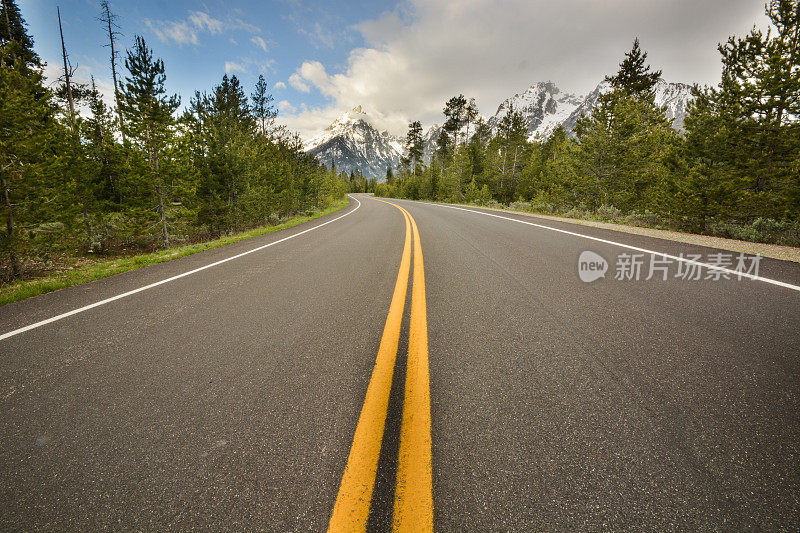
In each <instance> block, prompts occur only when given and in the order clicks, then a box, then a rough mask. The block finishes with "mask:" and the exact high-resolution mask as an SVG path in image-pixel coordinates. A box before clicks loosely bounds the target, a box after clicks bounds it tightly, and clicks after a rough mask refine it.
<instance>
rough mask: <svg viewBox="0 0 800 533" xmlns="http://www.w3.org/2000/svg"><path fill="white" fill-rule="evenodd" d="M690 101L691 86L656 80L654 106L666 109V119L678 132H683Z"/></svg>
mask: <svg viewBox="0 0 800 533" xmlns="http://www.w3.org/2000/svg"><path fill="white" fill-rule="evenodd" d="M691 100H692V86H691V85H686V84H685V83H669V82H666V81H664V80H658V83H657V84H656V105H657V106H661V107H666V115H667V118H668V119H670V120H671V121H672V127H673V128H675V129H676V130H678V131H683V119H684V118H686V112H687V111H688V107H689V102H690V101H691Z"/></svg>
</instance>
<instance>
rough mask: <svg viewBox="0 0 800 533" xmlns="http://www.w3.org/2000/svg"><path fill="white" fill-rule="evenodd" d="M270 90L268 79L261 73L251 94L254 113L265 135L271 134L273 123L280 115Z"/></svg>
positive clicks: (259, 127)
mask: <svg viewBox="0 0 800 533" xmlns="http://www.w3.org/2000/svg"><path fill="white" fill-rule="evenodd" d="M268 91H269V89H268V87H267V81H266V80H265V79H264V76H263V75H261V74H259V76H258V82H257V83H256V87H255V91H253V94H252V95H251V96H250V100H251V101H252V109H253V115H254V116H255V118H256V121H257V123H258V131H259V133H261V135H264V136H267V135H269V132H270V129H271V127H272V123H273V121H274V120H275V117H277V116H278V110H277V109H275V107H274V106H273V105H272V102H273V98H272V95H271V94H269V92H268Z"/></svg>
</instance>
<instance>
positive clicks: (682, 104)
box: [563, 79, 692, 132]
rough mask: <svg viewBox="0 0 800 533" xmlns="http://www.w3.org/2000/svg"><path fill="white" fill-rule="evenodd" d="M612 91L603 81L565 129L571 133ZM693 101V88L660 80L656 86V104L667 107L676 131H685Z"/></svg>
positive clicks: (575, 112)
mask: <svg viewBox="0 0 800 533" xmlns="http://www.w3.org/2000/svg"><path fill="white" fill-rule="evenodd" d="M610 90H611V84H610V83H608V82H607V81H602V82H600V84H599V85H598V86H597V87H595V88H594V90H593V91H592V92H590V93H589V95H588V96H586V98H585V99H584V100H583V102H582V103H581V105H579V106H578V107H577V108H576V109H575V110H574V111H573V112H572V113H571V114H570V116H569V117H568V118H567V119H566V120H565V121H564V122H563V126H564V129H565V130H567V131H568V132H571V131H572V130H573V129H574V128H575V125H576V124H577V123H578V119H580V118H581V117H582V116H584V115H588V114H590V113H591V112H592V111H593V110H594V108H595V106H597V100H598V99H599V98H600V95H602V94H605V93H607V92H609V91H610ZM691 99H692V86H691V85H686V84H685V83H671V82H668V81H665V80H663V79H662V80H658V82H657V83H656V86H655V103H656V105H658V106H663V107H665V108H666V109H665V114H666V115H667V118H668V119H670V120H671V121H672V127H674V128H675V129H676V130H679V131H682V130H683V120H684V118H686V111H687V110H688V107H689V102H690V101H691Z"/></svg>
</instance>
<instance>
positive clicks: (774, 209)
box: [690, 0, 800, 219]
mask: <svg viewBox="0 0 800 533" xmlns="http://www.w3.org/2000/svg"><path fill="white" fill-rule="evenodd" d="M766 13H767V16H768V17H769V20H770V22H771V27H770V28H769V29H768V31H767V32H766V33H764V32H762V31H761V30H759V29H756V28H753V30H752V31H751V32H750V34H748V35H747V36H746V37H744V38H737V37H730V38H729V39H728V41H727V42H726V43H725V44H721V45H720V46H719V51H720V54H721V56H722V65H723V72H722V80H721V82H720V84H719V86H718V87H716V88H705V89H699V88H698V89H697V92H698V95H699V96H702V98H703V99H705V100H707V101H708V105H707V106H706V108H707V109H709V110H711V112H712V116H713V117H714V118H715V120H716V126H715V128H716V130H717V131H718V132H719V133H723V134H724V135H725V142H724V143H714V144H713V145H709V146H708V148H709V150H710V149H712V148H713V153H704V154H702V158H706V159H707V158H712V157H713V159H714V160H716V161H720V162H722V163H723V164H724V165H725V166H726V167H727V169H728V172H729V173H730V174H731V179H733V180H735V181H737V182H739V183H740V184H741V194H740V195H739V202H740V205H739V213H740V216H742V217H744V218H754V217H757V216H770V217H773V218H778V219H781V218H798V217H800V178H798V173H797V172H796V171H795V165H796V162H797V160H798V157H799V156H798V154H800V39H798V35H800V2H798V1H797V0H772V1H770V3H769V4H768V5H767V8H766ZM693 112H697V113H707V111H706V109H705V108H701V107H698V106H695V107H694V108H693ZM690 114H691V112H690ZM703 122H704V123H705V122H706V120H705V119H704V121H703ZM698 156H699V154H698Z"/></svg>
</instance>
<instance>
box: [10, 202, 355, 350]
mask: <svg viewBox="0 0 800 533" xmlns="http://www.w3.org/2000/svg"><path fill="white" fill-rule="evenodd" d="M348 197H349V198H352V199H353V200H355V201H356V202H358V205H357V206H356V208H355V209H353V210H352V211H348V212H347V213H345V214H343V215H340V216H338V217H336V218H333V219H331V220H329V221H327V222H323V223H322V224H318V225H316V226H314V227H313V228H308V229H306V230H303V231H301V232H299V233H295V234H293V235H289V236H288V237H284V238H283V239H279V240H277V241H274V242H271V243H269V244H264V245H263V246H259V247H257V248H253V249H252V250H248V251H246V252H242V253H240V254H236V255H233V256H231V257H226V258H225V259H220V260H219V261H214V262H213V263H209V264H208V265H204V266H201V267H198V268H195V269H193V270H189V271H187V272H183V273H182V274H178V275H176V276H172V277H171V278H166V279H162V280H161V281H156V282H155V283H151V284H150V285H145V286H143V287H139V288H138V289H133V290H131V291H128V292H123V293H122V294H118V295H116V296H112V297H111V298H106V299H105V300H100V301H99V302H95V303H93V304H89V305H85V306H83V307H79V308H78V309H73V310H72V311H67V312H66V313H62V314H60V315H56V316H54V317H52V318H48V319H45V320H42V321H39V322H36V323H35V324H30V325H28V326H24V327H21V328H19V329H15V330H13V331H9V332H8V333H4V334H2V335H0V341H1V340H4V339H8V338H9V337H13V336H15V335H19V334H20V333H25V332H26V331H30V330H32V329H36V328H38V327H41V326H44V325H47V324H51V323H53V322H57V321H59V320H62V319H64V318H67V317H70V316H72V315H77V314H78V313H83V312H84V311H88V310H89V309H94V308H95V307H100V306H101V305H105V304H107V303H111V302H113V301H115V300H120V299H122V298H126V297H128V296H131V295H133V294H136V293H139V292H142V291H146V290H147V289H152V288H153V287H158V286H159V285H163V284H165V283H169V282H170V281H175V280H176V279H180V278H185V277H186V276H191V275H192V274H196V273H197V272H200V271H203V270H206V269H209V268H212V267H215V266H217V265H221V264H222V263H227V262H228V261H233V260H234V259H238V258H240V257H244V256H246V255H250V254H252V253H254V252H258V251H259V250H263V249H264V248H269V247H270V246H275V245H276V244H278V243H281V242H283V241H288V240H289V239H294V238H295V237H299V236H300V235H302V234H304V233H308V232H309V231H314V230H315V229H319V228H321V227H322V226H327V225H328V224H330V223H331V222H336V221H337V220H339V219H341V218H344V217H346V216H347V215H350V214H352V213H355V212H356V211H358V208H359V207H361V202H360V201H359V200H358V198H356V197H355V196H350V195H348Z"/></svg>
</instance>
